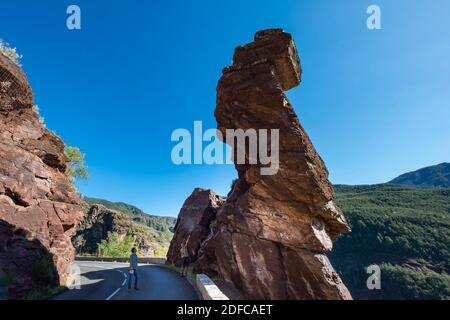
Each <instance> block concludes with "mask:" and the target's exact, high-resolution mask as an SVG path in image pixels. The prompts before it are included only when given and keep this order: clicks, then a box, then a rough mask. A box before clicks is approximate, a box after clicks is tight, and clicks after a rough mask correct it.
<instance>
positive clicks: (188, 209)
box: [167, 188, 224, 266]
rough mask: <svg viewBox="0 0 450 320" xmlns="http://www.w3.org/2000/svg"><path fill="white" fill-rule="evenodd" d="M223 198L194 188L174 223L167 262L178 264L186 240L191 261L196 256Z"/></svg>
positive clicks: (180, 260)
mask: <svg viewBox="0 0 450 320" xmlns="http://www.w3.org/2000/svg"><path fill="white" fill-rule="evenodd" d="M223 203H224V199H223V198H222V197H220V196H218V195H216V194H215V193H214V192H213V191H211V190H203V189H199V188H197V189H195V190H194V191H193V192H192V194H191V195H190V196H189V198H187V199H186V201H185V202H184V204H183V207H182V208H181V210H180V213H179V215H178V220H177V223H176V225H175V231H174V233H175V235H174V238H173V240H172V241H171V243H170V247H169V251H168V253H167V263H168V264H174V265H176V266H180V265H181V263H182V259H181V252H180V250H181V247H182V246H183V245H184V244H185V242H186V241H187V242H188V246H187V249H188V252H189V254H190V257H191V261H195V260H196V258H197V254H198V251H199V249H200V246H201V244H202V242H203V241H205V239H207V237H208V236H209V235H210V234H211V232H212V225H211V222H212V221H214V220H215V219H216V213H217V210H218V209H219V208H220V206H221V205H222V204H223Z"/></svg>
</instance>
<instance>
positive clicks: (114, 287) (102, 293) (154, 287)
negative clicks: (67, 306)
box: [53, 261, 198, 300]
mask: <svg viewBox="0 0 450 320" xmlns="http://www.w3.org/2000/svg"><path fill="white" fill-rule="evenodd" d="M76 266H78V267H79V268H80V272H81V285H80V287H79V289H77V288H75V287H74V288H72V289H69V290H66V291H64V292H63V293H61V294H60V295H57V296H56V297H54V298H53V300H197V299H198V297H197V294H196V292H195V290H194V288H193V287H192V285H191V284H190V283H189V282H188V281H187V280H186V278H182V277H180V275H179V273H177V272H175V271H173V270H170V269H168V268H165V267H163V266H158V265H150V264H145V265H139V267H138V276H139V282H138V283H139V290H138V291H135V290H133V291H131V292H128V276H129V275H128V271H129V267H128V266H129V264H127V263H116V262H90V261H89V262H87V261H83V262H81V261H80V262H76ZM133 280H134V279H133Z"/></svg>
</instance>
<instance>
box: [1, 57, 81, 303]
mask: <svg viewBox="0 0 450 320" xmlns="http://www.w3.org/2000/svg"><path fill="white" fill-rule="evenodd" d="M66 162H67V159H66V156H65V155H64V143H63V142H62V141H61V140H60V139H59V138H58V137H57V136H56V135H55V134H53V133H52V132H50V131H49V130H47V129H46V128H45V127H44V126H43V125H42V123H41V122H40V120H39V116H38V115H37V114H36V112H35V111H34V110H33V94H32V91H31V88H30V86H29V85H28V81H27V78H26V76H25V74H24V73H23V71H22V70H21V68H20V67H18V66H17V65H16V64H14V63H13V62H12V61H10V60H9V59H8V58H6V57H5V56H4V55H3V54H0V269H1V270H3V272H5V273H7V274H8V275H9V276H10V278H11V279H12V283H11V284H10V285H9V289H8V290H9V292H8V294H9V297H10V298H21V297H24V296H25V295H26V294H28V293H29V292H30V290H33V289H36V288H38V287H39V286H46V285H50V284H65V281H66V278H67V275H68V272H69V271H70V270H69V266H70V265H71V263H72V261H73V258H74V249H73V247H72V245H71V242H70V237H71V236H72V235H73V233H74V232H75V226H76V224H77V222H78V220H80V219H81V218H82V216H83V212H82V210H81V208H80V206H79V198H78V196H77V193H76V191H75V190H74V188H73V186H72V183H71V181H70V180H69V179H68V178H67V177H66V175H65V170H66Z"/></svg>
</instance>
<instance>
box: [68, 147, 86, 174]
mask: <svg viewBox="0 0 450 320" xmlns="http://www.w3.org/2000/svg"><path fill="white" fill-rule="evenodd" d="M64 153H65V154H66V157H67V158H68V159H69V163H68V164H67V169H66V175H67V176H68V177H69V178H70V179H71V180H72V181H73V180H75V179H77V178H78V179H87V178H88V177H89V173H88V168H87V166H86V165H85V164H84V154H83V153H82V152H81V151H80V149H79V148H77V147H70V146H66V148H65V150H64Z"/></svg>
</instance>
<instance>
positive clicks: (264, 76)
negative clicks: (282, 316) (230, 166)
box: [176, 29, 351, 299]
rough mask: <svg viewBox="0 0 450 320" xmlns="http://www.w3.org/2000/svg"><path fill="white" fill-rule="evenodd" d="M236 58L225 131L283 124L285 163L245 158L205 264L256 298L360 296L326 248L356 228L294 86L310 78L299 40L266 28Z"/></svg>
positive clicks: (221, 110) (225, 79)
mask: <svg viewBox="0 0 450 320" xmlns="http://www.w3.org/2000/svg"><path fill="white" fill-rule="evenodd" d="M233 60H234V61H233V66H231V67H227V68H225V69H224V71H223V76H222V78H221V79H220V80H219V84H218V87H217V106H216V111H215V116H216V120H217V126H218V130H220V131H221V132H222V133H223V135H224V136H225V130H226V129H244V130H247V129H256V130H258V129H279V136H280V138H279V159H280V167H279V170H278V172H277V173H276V174H274V175H261V171H260V169H261V167H262V165H260V164H239V165H238V164H236V169H237V171H238V174H239V179H238V181H237V182H236V183H234V184H233V187H232V190H231V192H230V194H229V196H228V198H227V200H226V202H225V204H224V205H223V206H222V207H221V208H220V209H219V211H218V213H217V218H216V219H217V222H216V223H215V224H216V226H215V228H214V230H213V235H212V236H210V237H209V238H208V239H206V240H205V241H203V243H202V245H201V249H200V252H199V254H198V259H197V262H196V264H195V271H197V272H203V273H206V274H208V275H210V276H214V277H219V278H221V279H223V280H224V281H225V282H227V283H229V284H231V285H232V286H234V288H235V289H236V290H237V291H239V292H240V293H241V294H242V296H243V297H244V298H248V299H351V295H350V293H349V291H348V290H347V288H346V287H345V285H344V284H343V283H342V281H341V279H340V278H339V276H338V275H337V273H336V272H335V271H334V269H333V267H332V266H331V264H330V262H329V261H328V259H327V257H326V256H325V255H324V253H325V252H326V251H329V250H331V249H332V243H333V240H335V239H336V238H337V237H338V236H339V235H340V234H342V233H346V232H349V231H350V228H349V226H348V224H347V222H346V220H345V217H344V216H343V214H342V212H341V211H340V210H339V208H337V206H336V204H335V195H334V191H333V188H332V186H331V184H330V182H329V181H328V171H327V169H326V167H325V165H324V163H323V161H322V159H321V158H320V156H319V155H318V154H317V152H316V150H315V149H314V146H313V145H312V143H311V141H310V139H309V137H308V135H307V134H306V132H305V131H304V129H303V128H302V126H301V125H300V123H299V120H298V118H297V116H296V114H295V112H294V109H293V108H292V106H291V104H290V102H289V100H288V98H287V97H286V95H285V94H284V90H287V89H290V88H292V87H294V86H296V85H298V84H299V83H300V80H301V74H302V71H301V67H300V60H299V58H298V54H297V49H296V46H295V44H294V41H293V39H292V37H291V35H290V34H288V33H285V32H283V31H282V30H280V29H272V30H265V31H260V32H258V33H256V35H255V41H254V42H252V43H250V44H248V45H246V46H244V47H238V48H236V52H235V55H234V59H233ZM247 157H248V155H247ZM192 214H193V213H192ZM180 223H182V221H180ZM176 236H177V235H176ZM176 239H177V238H176Z"/></svg>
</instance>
